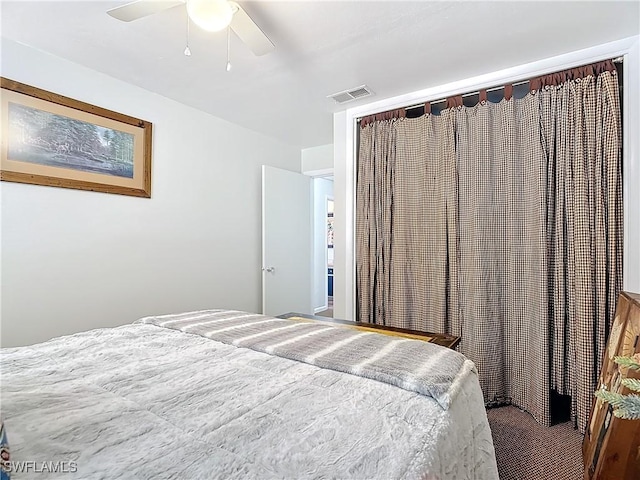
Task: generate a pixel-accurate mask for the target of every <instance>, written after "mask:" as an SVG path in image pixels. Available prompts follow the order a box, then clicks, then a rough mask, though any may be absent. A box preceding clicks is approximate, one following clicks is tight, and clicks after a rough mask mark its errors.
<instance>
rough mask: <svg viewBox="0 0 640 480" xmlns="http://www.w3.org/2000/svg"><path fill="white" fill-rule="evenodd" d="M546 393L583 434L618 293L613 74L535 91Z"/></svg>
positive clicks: (618, 137) (618, 174) (618, 138)
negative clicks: (543, 199) (565, 398)
mask: <svg viewBox="0 0 640 480" xmlns="http://www.w3.org/2000/svg"><path fill="white" fill-rule="evenodd" d="M537 97H538V98H539V100H540V104H541V111H542V117H541V120H542V121H541V125H542V137H541V138H542V144H543V147H544V149H545V153H546V157H547V158H548V187H547V191H548V193H547V197H548V202H547V208H548V212H547V230H548V232H549V236H548V251H549V255H548V258H549V295H550V299H551V301H550V303H549V307H550V316H551V318H550V332H551V345H550V350H551V353H552V355H551V387H552V388H553V389H555V390H557V391H558V392H560V393H562V394H565V395H571V401H572V408H571V414H572V417H573V418H574V419H575V420H576V421H577V424H578V428H579V429H580V431H582V432H584V430H585V428H586V426H587V420H588V417H589V411H590V409H591V404H592V399H593V392H594V391H595V390H596V388H597V378H598V374H599V372H600V365H601V362H602V358H603V355H604V349H605V346H606V344H605V341H606V337H607V336H608V333H609V327H610V326H611V322H612V321H613V318H614V315H615V308H616V303H617V298H618V294H619V293H620V291H621V290H622V242H623V231H622V228H623V227H622V218H623V212H622V171H621V162H622V152H621V142H622V132H621V121H620V96H619V91H618V79H617V74H616V72H615V70H613V69H612V70H610V71H605V72H602V73H600V74H599V75H587V76H585V77H584V78H579V79H575V80H568V81H566V82H564V83H561V84H560V85H557V86H554V85H548V86H545V87H543V88H542V89H541V90H540V91H539V92H538V93H537Z"/></svg>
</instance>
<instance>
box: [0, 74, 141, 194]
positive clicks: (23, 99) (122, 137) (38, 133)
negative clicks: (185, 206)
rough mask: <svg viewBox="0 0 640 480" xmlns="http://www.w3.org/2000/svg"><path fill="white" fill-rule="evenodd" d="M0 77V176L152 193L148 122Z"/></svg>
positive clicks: (14, 180) (11, 180) (96, 190)
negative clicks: (0, 128)
mask: <svg viewBox="0 0 640 480" xmlns="http://www.w3.org/2000/svg"><path fill="white" fill-rule="evenodd" d="M0 81H1V87H2V90H1V92H2V94H1V96H0V100H1V108H0V125H2V130H1V136H0V138H1V152H0V180H2V181H7V182H20V183H29V184H34V185H49V186H55V187H63V188H74V189H80V190H91V191H95V192H104V193H115V194H119V195H131V196H136V197H146V198H150V197H151V143H152V124H151V123H150V122H147V121H145V120H140V119H138V118H134V117H130V116H128V115H123V114H121V113H117V112H113V111H111V110H107V109H105V108H101V107H97V106H95V105H90V104H88V103H84V102H80V101H78V100H74V99H72V98H68V97H64V96H62V95H58V94H56V93H52V92H48V91H46V90H41V89H39V88H36V87H32V86H29V85H25V84H23V83H20V82H16V81H14V80H10V79H7V78H4V77H0Z"/></svg>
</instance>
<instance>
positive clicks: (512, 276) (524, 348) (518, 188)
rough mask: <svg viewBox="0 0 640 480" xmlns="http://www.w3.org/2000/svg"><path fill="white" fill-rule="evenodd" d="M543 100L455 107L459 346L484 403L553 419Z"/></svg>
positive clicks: (531, 98)
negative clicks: (475, 375)
mask: <svg viewBox="0 0 640 480" xmlns="http://www.w3.org/2000/svg"><path fill="white" fill-rule="evenodd" d="M539 119H540V107H539V103H538V101H537V99H536V98H535V97H534V96H532V95H527V96H526V97H525V98H524V99H521V100H518V99H511V100H510V101H506V100H503V101H502V102H500V103H497V104H493V103H486V102H485V103H484V104H478V105H476V106H475V107H473V108H464V107H459V108H458V109H456V126H455V128H456V156H457V164H458V188H459V191H460V196H459V202H460V203H459V256H460V281H459V297H460V305H461V308H460V316H461V318H462V341H461V352H462V353H463V354H465V355H466V356H467V357H469V358H470V359H471V360H473V361H474V362H475V363H476V365H477V367H478V372H479V380H480V385H481V386H482V391H483V392H484V396H485V401H486V402H487V403H490V404H505V403H513V404H514V405H517V406H519V407H521V408H523V409H525V410H527V411H528V412H530V413H531V414H532V415H533V416H534V417H535V418H536V420H537V421H538V422H540V423H542V424H544V425H550V423H551V422H550V415H549V394H550V390H549V354H548V345H549V339H548V331H549V329H548V311H547V308H548V300H547V273H546V272H547V252H546V245H547V244H546V223H545V218H546V202H545V195H546V187H547V179H546V173H547V172H546V158H545V155H544V151H543V149H542V145H541V144H540V121H539Z"/></svg>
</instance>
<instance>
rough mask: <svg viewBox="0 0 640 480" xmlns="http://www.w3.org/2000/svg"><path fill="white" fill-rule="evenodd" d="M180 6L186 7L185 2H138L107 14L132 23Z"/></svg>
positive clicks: (153, 0) (146, 0) (162, 0)
mask: <svg viewBox="0 0 640 480" xmlns="http://www.w3.org/2000/svg"><path fill="white" fill-rule="evenodd" d="M178 5H184V0H138V1H136V2H131V3H127V4H126V5H122V6H120V7H116V8H112V9H111V10H107V13H108V14H109V15H111V16H112V17H113V18H117V19H118V20H122V21H123V22H131V21H132V20H137V19H139V18H142V17H147V16H149V15H153V14H154V13H158V12H161V11H162V10H167V9H169V8H173V7H177V6H178Z"/></svg>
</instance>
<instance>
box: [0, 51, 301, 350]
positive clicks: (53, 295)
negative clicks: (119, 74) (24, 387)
mask: <svg viewBox="0 0 640 480" xmlns="http://www.w3.org/2000/svg"><path fill="white" fill-rule="evenodd" d="M1 73H2V76H4V77H8V78H11V79H14V80H18V81H20V82H23V83H26V84H29V85H33V86H36V87H39V88H43V89H46V90H51V91H53V92H56V93H60V94H62V95H66V96H69V97H72V98H75V99H78V100H82V101H85V102H89V103H92V104H95V105H99V106H101V107H105V108H108V109H111V110H115V111H118V112H121V113H125V114H128V115H131V116H134V117H138V118H142V119H145V120H148V121H150V122H152V123H153V136H154V140H153V178H152V198H151V199H142V198H134V197H125V196H119V195H110V194H103V193H95V192H84V191H79V190H66V189H60V188H54V187H41V186H32V185H23V184H14V183H9V182H1V183H0V188H1V192H0V195H1V199H2V206H1V221H0V225H1V228H2V230H1V238H2V244H1V255H2V256H1V259H2V264H1V267H2V288H1V300H2V309H1V313H2V317H1V327H2V328H1V333H2V340H1V343H2V346H14V345H24V344H30V343H34V342H38V341H42V340H46V339H48V338H51V337H53V336H57V335H61V334H67V333H72V332H77V331H82V330H88V329H91V328H96V327H108V326H115V325H120V324H124V323H128V322H132V321H134V320H136V319H137V318H139V317H142V316H145V315H152V314H162V313H168V312H179V311H186V310H192V309H206V308H236V309H242V310H249V311H260V310H261V271H260V266H261V214H260V212H261V200H260V195H261V168H260V165H261V164H263V163H264V164H268V165H273V166H277V167H281V168H285V169H288V170H293V171H300V150H299V149H295V148H293V147H289V146H286V145H284V144H282V143H279V142H277V141H275V140H273V139H270V138H268V137H266V136H263V135H260V134H257V133H255V132H252V131H249V130H246V129H244V128H241V127H238V126H236V125H233V124H231V123H228V122H226V121H223V120H220V119H218V118H215V117H213V116H211V115H208V114H206V113H203V112H200V111H198V110H195V109H193V108H190V107H187V106H184V105H182V104H179V103H177V102H174V101H172V100H169V99H167V98H164V97H161V96H158V95H156V94H154V93H151V92H149V91H146V90H143V89H140V88H138V87H135V86H133V85H130V84H126V83H123V82H121V81H118V80H116V79H114V78H111V77H108V76H105V75H103V74H101V73H98V72H96V71H93V70H89V69H87V68H84V67H81V66H79V65H77V64H73V63H70V62H68V61H65V60H63V59H60V58H57V57H54V56H51V55H48V54H45V53H43V52H40V51H36V50H34V49H31V48H28V47H26V46H24V45H20V44H17V43H14V42H11V41H8V40H5V39H3V40H2V62H1Z"/></svg>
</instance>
